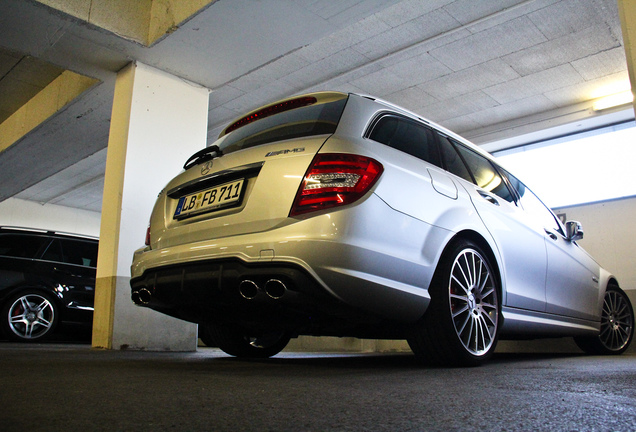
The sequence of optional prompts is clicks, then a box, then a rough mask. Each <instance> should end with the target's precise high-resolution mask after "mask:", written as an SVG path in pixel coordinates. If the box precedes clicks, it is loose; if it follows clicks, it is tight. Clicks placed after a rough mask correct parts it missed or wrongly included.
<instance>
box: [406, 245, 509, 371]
mask: <svg viewBox="0 0 636 432" xmlns="http://www.w3.org/2000/svg"><path fill="white" fill-rule="evenodd" d="M430 293H431V303H430V304H429V307H428V310H427V311H426V314H425V315H424V318H423V320H422V321H421V322H420V323H418V324H417V326H416V328H415V330H414V332H413V334H412V336H411V337H410V338H409V339H408V342H409V345H410V346H411V349H412V350H413V352H414V353H415V355H416V356H417V357H419V358H420V359H422V360H424V361H425V362H427V363H430V364H436V365H449V366H476V365H479V364H481V363H483V362H484V361H486V360H487V359H488V358H489V357H490V356H491V355H492V353H493V351H494V350H495V346H496V345H497V337H498V330H499V310H500V303H499V289H498V285H497V278H496V276H495V274H494V273H493V270H492V266H491V264H490V263H489V261H488V258H487V256H486V255H485V254H484V253H483V252H482V250H481V249H480V248H479V247H478V246H477V245H476V244H474V243H473V242H471V241H468V240H460V241H458V242H455V243H454V244H452V245H451V246H450V247H449V248H448V250H447V251H446V252H445V253H444V255H443V257H442V260H441V261H440V264H439V267H438V269H437V271H436V272H435V276H434V277H433V281H432V282H431V288H430Z"/></svg>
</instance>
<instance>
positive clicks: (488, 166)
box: [457, 144, 515, 202]
mask: <svg viewBox="0 0 636 432" xmlns="http://www.w3.org/2000/svg"><path fill="white" fill-rule="evenodd" d="M457 151H458V152H459V153H460V154H461V156H462V158H463V159H464V161H466V165H468V169H469V170H470V172H471V173H472V174H473V177H474V178H475V183H476V184H477V186H479V187H480V188H482V189H484V190H486V191H488V192H491V193H493V194H495V195H497V196H498V197H500V198H503V199H505V200H506V201H508V202H514V201H515V197H514V195H513V194H512V193H511V191H510V189H508V186H506V183H505V182H504V180H503V178H502V177H501V176H500V175H499V173H498V172H497V170H496V169H495V167H494V165H493V164H492V163H491V162H490V161H489V160H488V159H486V158H485V157H483V156H482V155H480V154H478V153H476V152H474V151H472V150H470V149H469V148H467V147H464V146H463V145H460V144H458V145H457Z"/></svg>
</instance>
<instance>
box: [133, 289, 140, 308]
mask: <svg viewBox="0 0 636 432" xmlns="http://www.w3.org/2000/svg"><path fill="white" fill-rule="evenodd" d="M130 299H131V300H132V302H133V303H134V304H136V305H140V304H141V300H139V291H133V292H132V294H131V295H130Z"/></svg>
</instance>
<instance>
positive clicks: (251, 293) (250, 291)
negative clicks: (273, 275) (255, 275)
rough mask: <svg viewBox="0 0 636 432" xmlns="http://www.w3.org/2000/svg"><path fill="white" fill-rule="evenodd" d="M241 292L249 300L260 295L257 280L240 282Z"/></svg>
mask: <svg viewBox="0 0 636 432" xmlns="http://www.w3.org/2000/svg"><path fill="white" fill-rule="evenodd" d="M238 289H239V293H240V294H241V296H243V298H245V299H247V300H252V299H254V298H255V297H256V296H257V295H258V291H259V290H260V288H259V287H258V285H256V282H254V281H251V280H249V279H245V280H242V281H241V283H239V288H238Z"/></svg>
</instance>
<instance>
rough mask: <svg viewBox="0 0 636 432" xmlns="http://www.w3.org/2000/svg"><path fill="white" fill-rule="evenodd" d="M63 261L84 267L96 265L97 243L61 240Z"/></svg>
mask: <svg viewBox="0 0 636 432" xmlns="http://www.w3.org/2000/svg"><path fill="white" fill-rule="evenodd" d="M61 243H62V250H63V251H64V262H66V263H68V264H75V265H81V266H84V267H97V244H95V243H91V242H87V241H81V240H62V241H61Z"/></svg>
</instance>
